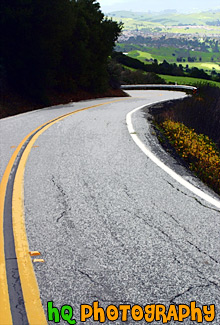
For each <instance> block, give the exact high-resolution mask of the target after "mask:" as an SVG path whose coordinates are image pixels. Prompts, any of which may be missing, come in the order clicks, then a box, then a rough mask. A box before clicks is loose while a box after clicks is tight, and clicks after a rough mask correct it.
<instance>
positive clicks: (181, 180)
mask: <svg viewBox="0 0 220 325" xmlns="http://www.w3.org/2000/svg"><path fill="white" fill-rule="evenodd" d="M158 102H159V101H156V102H153V103H149V104H145V105H142V106H140V107H137V108H135V109H134V110H132V111H131V112H130V113H128V114H127V115H126V123H127V127H128V131H129V133H130V135H131V137H132V139H133V140H134V142H135V143H136V144H137V145H138V147H139V148H140V149H141V150H142V151H143V152H144V154H145V155H146V156H148V158H150V159H151V160H152V161H153V162H154V163H155V164H156V165H157V166H158V167H160V168H161V169H163V170H164V171H165V172H166V173H167V174H169V175H170V176H171V177H172V178H174V179H175V180H176V181H177V182H179V183H180V184H181V185H183V186H184V187H186V188H187V189H188V190H190V191H191V192H193V193H194V194H196V195H197V196H199V197H200V198H202V199H203V200H205V201H207V202H209V203H210V204H212V205H214V206H215V207H216V208H219V209H220V201H218V200H216V199H214V198H213V197H211V196H210V195H208V194H206V193H204V192H203V191H201V190H200V189H198V188H197V187H195V186H194V185H192V184H190V183H189V182H187V181H186V180H185V179H184V178H182V177H181V176H180V175H179V174H177V173H176V172H174V171H173V170H172V169H171V168H169V167H168V166H166V165H165V164H164V163H163V162H162V161H161V160H160V159H158V158H157V157H156V156H155V155H154V154H153V153H152V152H151V151H150V150H149V148H147V146H146V145H145V144H144V143H143V142H142V141H141V140H140V139H139V137H138V136H137V135H136V134H135V130H134V127H133V124H132V115H133V114H134V113H135V112H137V111H138V110H140V109H142V108H144V107H147V106H151V105H153V104H156V103H158ZM160 102H161V101H160Z"/></svg>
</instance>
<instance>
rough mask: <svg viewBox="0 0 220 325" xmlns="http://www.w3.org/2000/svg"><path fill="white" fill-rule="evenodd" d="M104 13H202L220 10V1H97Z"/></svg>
mask: <svg viewBox="0 0 220 325" xmlns="http://www.w3.org/2000/svg"><path fill="white" fill-rule="evenodd" d="M97 1H98V2H99V3H100V5H101V9H102V11H103V12H104V13H107V12H111V11H116V10H132V11H139V12H140V11H141V12H146V11H162V10H166V9H175V10H177V11H178V12H200V11H205V10H211V9H220V1H219V0H208V1H207V0H183V1H178V0H153V1H152V0H135V1H134V0H97Z"/></svg>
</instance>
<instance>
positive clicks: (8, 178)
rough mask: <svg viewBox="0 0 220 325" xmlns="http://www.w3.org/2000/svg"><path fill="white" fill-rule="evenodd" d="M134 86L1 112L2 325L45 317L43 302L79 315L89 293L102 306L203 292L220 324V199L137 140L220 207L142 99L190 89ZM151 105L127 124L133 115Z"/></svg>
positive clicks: (184, 298)
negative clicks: (170, 150)
mask: <svg viewBox="0 0 220 325" xmlns="http://www.w3.org/2000/svg"><path fill="white" fill-rule="evenodd" d="M128 93H129V94H130V96H131V97H128V98H108V99H107V98H105V99H97V100H90V101H81V102H78V103H70V104H68V105H63V106H62V105H60V106H55V107H49V108H46V109H41V110H36V111H33V112H29V113H25V114H20V115H17V116H14V117H10V118H5V119H2V120H0V139H1V140H0V158H1V159H0V162H1V163H0V175H1V178H2V183H1V197H0V205H1V214H0V250H1V251H0V290H1V293H2V294H1V296H0V306H1V308H2V311H1V314H0V324H12V323H13V324H16V325H20V324H22V325H25V324H28V323H29V324H39V325H40V324H44V323H46V322H47V317H46V316H44V313H45V315H47V302H48V301H53V303H54V306H56V307H57V308H61V307H62V306H63V305H70V306H72V308H73V318H74V319H75V320H76V323H77V324H80V305H82V304H87V305H92V303H93V302H94V301H99V305H100V306H102V307H103V308H106V307H107V306H108V305H111V304H112V305H115V306H118V305H120V304H130V305H140V306H146V305H147V304H163V305H165V306H169V305H170V304H174V305H179V304H186V305H190V302H192V301H196V305H197V306H198V307H201V306H203V305H211V304H215V310H216V316H215V319H214V321H213V322H212V324H216V325H217V324H218V325H219V324H220V310H219V307H220V208H218V206H216V205H213V204H211V203H210V202H209V201H207V200H204V199H203V198H201V197H200V196H197V194H196V193H193V192H192V191H190V189H188V188H186V187H185V186H184V185H183V184H180V183H179V182H178V181H177V180H176V179H174V178H173V177H171V176H170V175H169V174H168V173H167V172H166V170H164V169H162V168H160V166H158V165H157V164H155V162H154V161H152V160H151V159H150V158H149V156H147V155H146V154H145V153H144V152H143V151H142V150H141V149H140V147H138V145H137V144H136V143H135V142H134V141H133V138H134V137H132V136H133V135H135V136H136V137H138V139H139V140H140V141H141V142H142V143H144V144H145V145H146V147H147V148H148V149H149V151H150V152H152V153H154V154H155V155H156V156H157V157H158V158H159V159H160V161H162V162H163V163H164V164H165V165H166V166H167V167H169V168H170V169H171V170H173V171H175V172H176V173H177V174H178V175H180V176H181V178H182V179H184V180H185V181H187V182H189V183H190V184H192V185H193V186H194V187H195V188H197V189H200V190H201V191H202V192H204V193H206V195H207V196H209V197H212V198H214V200H215V202H217V205H218V202H219V197H217V195H215V194H214V193H213V192H212V191H211V190H209V189H208V188H207V187H206V186H205V185H204V184H202V183H201V182H200V181H199V180H198V179H197V178H196V177H194V176H193V175H192V174H191V173H190V172H189V171H187V170H186V169H185V168H184V167H183V166H179V165H178V164H177V162H176V161H175V160H174V159H173V158H172V157H170V156H169V155H168V154H167V153H166V152H164V151H163V149H162V148H161V146H160V145H159V143H158V140H157V139H156V137H155V134H154V132H153V129H152V128H151V126H150V123H149V121H148V119H147V117H148V113H147V105H149V104H152V103H155V102H157V101H165V100H170V99H176V98H182V97H184V96H186V95H185V93H183V92H179V91H164V90H163V91H162V90H146V91H142V90H130V91H128ZM144 105H146V108H143V109H139V110H137V111H136V112H134V114H133V115H132V116H131V121H132V127H133V130H131V129H129V128H128V125H127V123H126V116H127V114H128V113H129V112H131V111H132V110H134V109H135V108H137V107H141V106H144ZM61 116H62V117H61ZM48 121H50V122H49V123H48ZM37 128H39V129H37ZM33 130H35V131H34V133H33ZM27 135H28V137H27V139H25V137H26V136H27ZM23 139H25V140H24V141H23ZM22 141H23V143H22ZM19 144H20V147H19ZM16 150H17V151H16ZM19 152H20V154H19ZM13 153H14V156H13ZM17 153H18V154H19V155H18V157H17V158H16V155H17ZM11 157H12V158H11ZM13 157H14V158H13ZM10 159H11V163H10ZM4 173H5V174H4ZM23 175H24V178H23ZM23 190H24V191H23ZM3 207H4V210H3ZM6 212H7V213H6ZM23 217H25V226H24V224H23V221H22V220H23ZM25 229H26V231H25ZM26 236H27V239H26ZM28 245H29V247H28ZM29 251H39V252H40V253H41V255H39V256H32V257H31V256H30V255H29ZM33 255H34V253H33ZM34 259H35V261H33V260H34ZM41 259H42V260H44V262H43V261H42V260H41ZM32 265H33V266H32ZM33 270H34V272H33ZM34 274H35V275H34ZM35 276H36V279H35ZM36 280H37V282H36ZM37 283H38V285H37ZM38 287H39V291H38ZM37 294H40V299H38V297H37V296H36V295H37ZM34 297H35V298H34ZM34 299H36V301H35V300H34ZM44 317H45V319H44ZM173 322H174V320H173ZM48 323H49V324H54V322H52V321H51V322H48ZM86 323H88V324H96V323H98V322H96V321H94V320H93V319H92V318H91V319H89V320H87V322H86ZM106 323H108V324H122V323H127V324H136V323H137V322H135V321H134V320H132V319H131V318H128V320H127V321H126V322H122V320H120V318H119V319H118V320H117V321H116V322H110V321H108V320H107V321H106ZM138 323H139V324H146V321H144V320H142V321H139V322H138ZM153 323H156V324H160V323H162V322H161V321H159V322H156V321H155V322H153ZM170 323H171V324H173V323H172V321H171V322H170ZM203 323H204V324H205V323H206V321H205V320H203ZM60 324H67V322H66V321H64V320H62V319H61V320H60ZM184 324H192V322H191V321H190V319H189V318H188V319H185V320H184Z"/></svg>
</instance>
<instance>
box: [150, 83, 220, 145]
mask: <svg viewBox="0 0 220 325" xmlns="http://www.w3.org/2000/svg"><path fill="white" fill-rule="evenodd" d="M152 114H153V115H154V118H155V121H156V122H157V123H158V124H160V123H161V122H163V121H165V120H167V119H171V120H173V121H176V122H181V123H183V124H185V125H186V126H188V127H189V128H193V129H195V131H196V132H197V133H198V134H200V133H202V134H206V135H208V136H209V138H211V139H212V140H213V141H214V142H215V143H216V144H217V145H218V147H219V149H220V89H219V88H218V87H211V86H209V85H198V92H197V94H196V95H193V96H191V97H187V98H184V99H183V100H178V101H176V102H174V103H173V104H172V103H171V104H164V107H163V108H162V109H161V110H156V112H154V110H152Z"/></svg>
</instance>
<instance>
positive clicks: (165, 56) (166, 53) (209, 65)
mask: <svg viewBox="0 0 220 325" xmlns="http://www.w3.org/2000/svg"><path fill="white" fill-rule="evenodd" d="M121 48H122V47H121ZM174 54H175V56H174ZM127 55H128V56H130V57H132V58H134V59H138V60H140V61H141V62H144V63H146V64H148V63H151V62H150V61H148V60H150V59H157V60H158V63H162V62H163V61H164V60H166V61H167V62H169V63H176V64H177V65H179V64H182V66H183V67H186V65H188V67H189V68H193V67H196V68H198V69H203V70H205V71H206V72H207V73H211V71H212V70H215V71H216V72H218V73H219V72H220V54H219V53H207V52H197V51H187V50H179V49H175V48H172V47H161V48H160V49H158V48H152V47H151V48H150V47H145V51H141V50H134V51H130V52H128V54H127ZM181 56H182V57H185V60H186V62H177V61H176V58H177V57H181ZM188 56H190V57H193V56H194V57H196V58H197V60H198V61H199V58H201V61H199V62H187V58H188ZM212 58H213V59H214V60H218V61H217V62H211V59H212Z"/></svg>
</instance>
